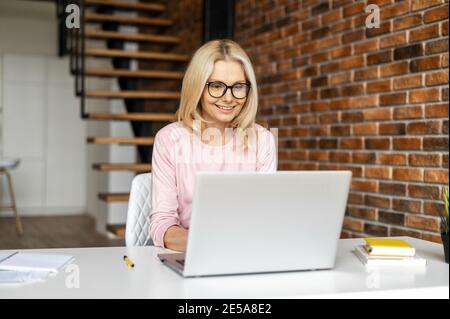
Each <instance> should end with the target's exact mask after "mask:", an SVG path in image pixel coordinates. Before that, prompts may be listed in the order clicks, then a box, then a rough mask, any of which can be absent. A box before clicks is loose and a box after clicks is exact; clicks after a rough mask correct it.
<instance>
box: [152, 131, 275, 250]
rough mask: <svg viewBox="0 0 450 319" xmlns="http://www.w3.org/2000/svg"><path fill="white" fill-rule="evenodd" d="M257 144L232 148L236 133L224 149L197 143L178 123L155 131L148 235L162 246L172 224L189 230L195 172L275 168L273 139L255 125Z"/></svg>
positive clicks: (234, 143) (194, 137)
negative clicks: (244, 147)
mask: <svg viewBox="0 0 450 319" xmlns="http://www.w3.org/2000/svg"><path fill="white" fill-rule="evenodd" d="M255 128H256V129H257V130H256V131H257V132H258V134H257V135H258V139H257V140H258V142H257V146H255V144H256V143H254V144H252V145H253V146H251V147H249V149H247V150H245V151H243V150H242V149H240V148H238V147H236V145H237V143H238V142H237V141H238V140H240V139H238V138H237V136H238V134H236V133H233V139H232V140H230V142H228V143H227V144H225V145H224V146H213V145H208V144H205V143H203V142H201V141H200V139H199V138H198V137H197V136H194V135H193V134H192V133H190V132H189V130H188V129H187V128H186V127H185V126H184V124H183V123H182V122H175V123H171V124H169V125H167V126H165V127H164V128H162V129H161V130H159V131H158V133H157V134H156V137H155V142H154V146H153V158H152V195H151V196H152V198H151V205H152V207H151V211H150V236H151V238H152V240H153V243H154V245H155V246H160V247H164V234H165V233H166V231H167V229H168V228H169V227H170V226H172V225H179V226H182V227H184V228H189V222H190V216H191V211H192V196H193V189H194V181H195V173H196V172H198V171H254V172H264V171H265V172H267V171H276V169H277V151H276V143H275V138H274V136H273V134H272V133H271V132H269V131H268V130H267V129H265V128H263V127H262V126H260V125H257V124H256V125H255Z"/></svg>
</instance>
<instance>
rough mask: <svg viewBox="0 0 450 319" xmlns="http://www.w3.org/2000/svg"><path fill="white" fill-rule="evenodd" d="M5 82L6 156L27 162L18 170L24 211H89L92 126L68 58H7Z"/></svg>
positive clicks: (18, 192) (2, 101)
mask: <svg viewBox="0 0 450 319" xmlns="http://www.w3.org/2000/svg"><path fill="white" fill-rule="evenodd" d="M1 79H2V80H3V81H2V82H3V83H0V87H2V86H3V95H2V98H1V99H0V105H3V121H2V126H3V137H2V141H1V143H0V144H2V145H3V154H2V155H3V156H4V157H7V158H8V157H14V158H20V159H21V164H20V166H19V167H18V168H17V169H15V170H14V171H12V175H13V182H14V187H15V190H16V196H17V204H18V206H19V208H21V209H22V210H23V211H24V212H25V214H26V213H28V212H29V213H31V214H33V213H39V214H42V213H48V212H55V213H58V214H61V213H66V212H71V213H73V212H80V213H81V212H84V211H85V208H86V191H85V188H86V169H87V167H86V166H87V164H86V161H87V158H86V124H85V122H84V121H83V120H82V119H81V118H80V112H79V100H78V99H77V98H76V97H75V93H74V83H73V78H72V76H71V74H70V72H69V63H68V59H67V58H65V59H59V58H57V57H41V56H31V55H30V56H27V55H16V54H15V55H12V54H11V55H10V54H5V55H4V56H3V76H2V77H1ZM1 185H2V188H3V184H1ZM3 193H4V192H3ZM4 195H5V194H3V197H4V199H3V200H5V196H4Z"/></svg>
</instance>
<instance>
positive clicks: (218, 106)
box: [214, 104, 234, 111]
mask: <svg viewBox="0 0 450 319" xmlns="http://www.w3.org/2000/svg"><path fill="white" fill-rule="evenodd" d="M214 105H215V106H216V107H217V108H219V109H221V110H225V111H231V110H232V109H234V106H229V107H228V106H221V105H217V104H214Z"/></svg>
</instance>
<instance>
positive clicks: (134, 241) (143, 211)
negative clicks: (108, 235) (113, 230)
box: [125, 173, 153, 247]
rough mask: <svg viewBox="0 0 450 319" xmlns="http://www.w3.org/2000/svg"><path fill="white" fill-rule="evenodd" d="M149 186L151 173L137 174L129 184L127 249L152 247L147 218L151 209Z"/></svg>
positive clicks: (150, 184) (126, 231)
mask: <svg viewBox="0 0 450 319" xmlns="http://www.w3.org/2000/svg"><path fill="white" fill-rule="evenodd" d="M151 186H152V183H151V173H146V174H139V175H137V176H135V177H134V179H133V182H132V183H131V191H130V199H129V201H128V213H127V225H126V230H125V243H126V245H127V247H131V246H149V245H153V242H152V240H151V239H150V234H149V218H148V217H149V214H150V207H151Z"/></svg>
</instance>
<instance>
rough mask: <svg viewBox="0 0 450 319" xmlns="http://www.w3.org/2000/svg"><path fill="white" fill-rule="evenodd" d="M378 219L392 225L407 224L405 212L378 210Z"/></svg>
mask: <svg viewBox="0 0 450 319" xmlns="http://www.w3.org/2000/svg"><path fill="white" fill-rule="evenodd" d="M378 221H379V222H382V223H386V224H390V225H399V226H403V225H404V224H405V214H402V213H393V212H388V211H379V212H378Z"/></svg>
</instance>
